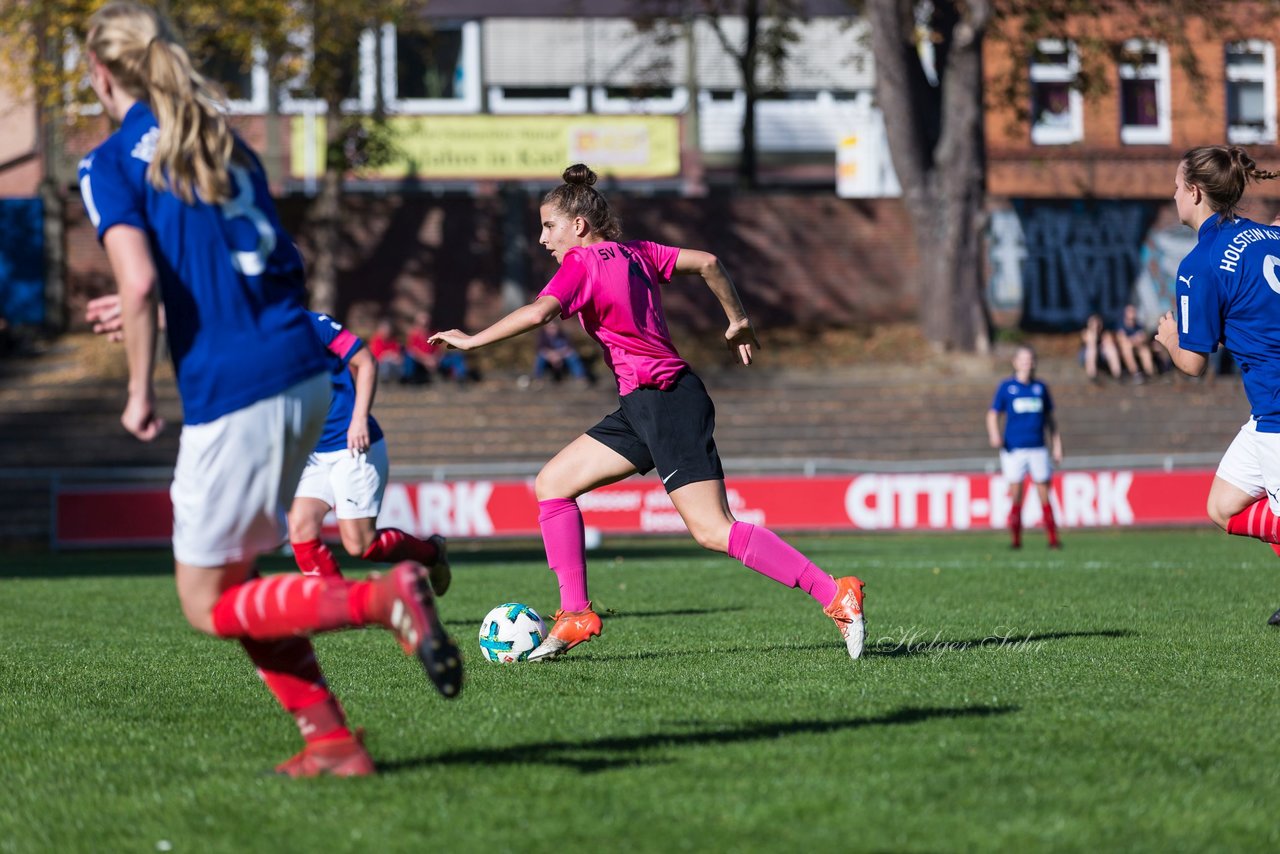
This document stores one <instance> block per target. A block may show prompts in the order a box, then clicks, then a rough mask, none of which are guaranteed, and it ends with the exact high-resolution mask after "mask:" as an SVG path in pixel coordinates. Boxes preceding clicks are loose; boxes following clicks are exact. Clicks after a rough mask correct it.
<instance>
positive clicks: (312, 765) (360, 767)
mask: <svg viewBox="0 0 1280 854" xmlns="http://www.w3.org/2000/svg"><path fill="white" fill-rule="evenodd" d="M363 735H364V733H362V732H357V733H356V734H355V735H352V736H349V737H347V738H333V739H328V740H326V741H316V742H311V743H308V744H307V746H306V747H304V748H302V751H301V752H300V753H298V754H297V755H296V756H293V757H292V758H290V759H286V760H285V761H284V762H281V763H280V764H279V765H277V766H276V768H275V772H276V773H277V774H279V775H281V776H284V777H320V776H326V775H327V776H330V777H368V776H369V775H370V774H376V773H377V769H376V768H375V767H374V765H373V757H371V756H370V755H369V751H367V750H365V749H364V742H363Z"/></svg>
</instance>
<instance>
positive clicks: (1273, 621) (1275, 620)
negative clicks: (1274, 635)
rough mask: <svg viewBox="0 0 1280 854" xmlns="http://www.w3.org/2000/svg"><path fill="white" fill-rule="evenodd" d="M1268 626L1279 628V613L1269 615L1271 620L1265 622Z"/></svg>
mask: <svg viewBox="0 0 1280 854" xmlns="http://www.w3.org/2000/svg"><path fill="white" fill-rule="evenodd" d="M1267 625H1268V626H1280V611H1276V612H1275V613H1274V614H1272V615H1271V619H1270V620H1267Z"/></svg>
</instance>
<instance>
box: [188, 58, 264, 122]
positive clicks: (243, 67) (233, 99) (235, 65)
mask: <svg viewBox="0 0 1280 854" xmlns="http://www.w3.org/2000/svg"><path fill="white" fill-rule="evenodd" d="M200 72H201V73H202V74H204V75H205V77H208V78H209V79H211V80H213V81H215V82H216V83H217V84H218V85H219V86H221V87H222V89H223V91H225V92H226V94H227V108H228V110H229V111H230V112H232V113H265V112H266V111H267V55H266V51H264V50H262V49H261V48H255V49H254V51H253V56H252V57H251V58H250V60H249V62H247V63H246V62H245V61H244V60H242V59H241V58H240V57H237V56H233V55H232V54H230V53H227V52H225V51H221V50H217V49H215V50H214V52H213V54H212V55H210V56H208V57H207V58H205V60H204V62H203V63H202V64H201V68H200Z"/></svg>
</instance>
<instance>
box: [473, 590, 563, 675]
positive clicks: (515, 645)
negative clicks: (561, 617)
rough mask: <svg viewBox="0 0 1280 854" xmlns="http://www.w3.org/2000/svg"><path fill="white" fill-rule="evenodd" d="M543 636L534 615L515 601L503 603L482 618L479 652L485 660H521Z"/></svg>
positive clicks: (500, 662)
mask: <svg viewBox="0 0 1280 854" xmlns="http://www.w3.org/2000/svg"><path fill="white" fill-rule="evenodd" d="M546 636H547V627H546V625H545V624H544V623H543V622H542V618H541V617H539V616H538V612H537V611H535V610H533V609H532V608H530V607H529V606H528V605H522V604H520V603H519V602H507V603H505V604H503V605H499V606H498V607H496V608H494V609H493V610H492V611H490V612H489V613H488V614H486V615H485V618H484V622H483V623H481V624H480V652H481V653H482V654H483V655H484V658H485V661H495V662H498V663H499V664H507V663H509V662H512V661H524V660H525V659H526V658H528V657H529V653H531V652H533V650H534V649H535V648H537V646H538V644H540V643H542V639H543V638H545V637H546Z"/></svg>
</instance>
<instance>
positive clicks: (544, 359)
mask: <svg viewBox="0 0 1280 854" xmlns="http://www.w3.org/2000/svg"><path fill="white" fill-rule="evenodd" d="M548 371H550V372H551V378H552V379H553V380H555V381H556V382H560V380H561V379H563V378H564V375H565V373H566V372H567V373H568V374H569V376H571V377H573V378H574V379H575V380H577V381H579V382H582V383H586V382H588V381H589V379H590V378H589V377H588V375H587V367H586V365H584V364H583V362H582V357H581V356H580V355H578V351H577V350H576V349H574V346H573V342H572V341H570V340H569V336H567V335H565V333H564V329H563V328H562V327H561V326H560V323H559V321H556V320H552V321H549V322H548V323H547V325H546V326H543V327H542V328H541V329H539V330H538V352H537V355H536V356H535V357H534V362H533V378H534V380H540V379H542V378H543V376H545V375H546V374H547V372H548Z"/></svg>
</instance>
